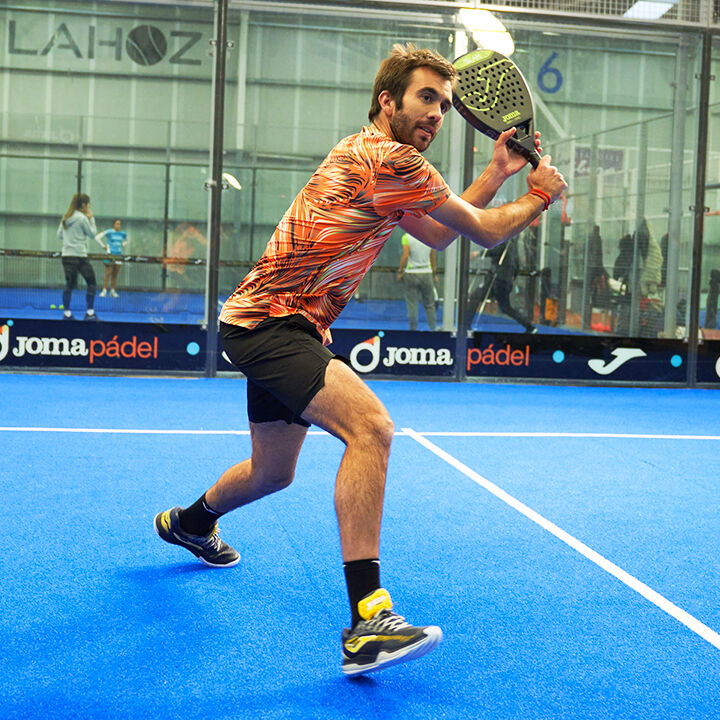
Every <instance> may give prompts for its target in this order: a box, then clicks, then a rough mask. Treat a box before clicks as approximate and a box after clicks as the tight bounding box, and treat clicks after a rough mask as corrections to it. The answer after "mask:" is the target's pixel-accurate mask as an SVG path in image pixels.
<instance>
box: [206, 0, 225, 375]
mask: <svg viewBox="0 0 720 720" xmlns="http://www.w3.org/2000/svg"><path fill="white" fill-rule="evenodd" d="M215 6H216V9H215V40H214V41H213V44H214V46H215V72H214V75H213V100H214V102H213V136H212V170H211V178H210V181H209V182H208V186H209V190H210V233H209V235H210V237H209V238H208V256H207V259H208V262H207V284H206V288H205V317H206V320H207V359H206V363H205V374H206V375H207V376H208V377H214V376H215V374H216V373H217V330H218V320H217V314H218V307H217V303H218V291H219V277H218V276H219V266H220V223H221V218H222V186H223V181H222V173H223V133H224V110H225V59H226V57H227V16H228V0H216V3H215Z"/></svg>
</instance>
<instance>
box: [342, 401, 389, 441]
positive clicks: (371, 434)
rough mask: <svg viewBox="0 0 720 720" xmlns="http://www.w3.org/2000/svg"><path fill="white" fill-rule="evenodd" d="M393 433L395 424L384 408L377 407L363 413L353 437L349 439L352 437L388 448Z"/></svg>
mask: <svg viewBox="0 0 720 720" xmlns="http://www.w3.org/2000/svg"><path fill="white" fill-rule="evenodd" d="M394 435H395V424H394V423H393V421H392V420H391V419H390V416H389V415H388V413H387V411H386V410H385V408H379V409H377V410H375V411H372V412H367V413H363V415H362V419H361V420H360V422H358V427H357V431H356V433H355V437H354V438H351V440H353V439H354V440H356V441H359V442H364V443H369V444H372V445H376V446H379V447H383V448H385V449H388V450H389V449H390V444H391V443H392V439H393V436H394Z"/></svg>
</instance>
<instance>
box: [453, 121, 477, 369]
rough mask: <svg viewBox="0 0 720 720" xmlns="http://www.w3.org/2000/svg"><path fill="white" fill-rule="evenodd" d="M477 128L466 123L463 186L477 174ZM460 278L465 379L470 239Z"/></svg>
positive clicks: (464, 242)
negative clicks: (475, 146)
mask: <svg viewBox="0 0 720 720" xmlns="http://www.w3.org/2000/svg"><path fill="white" fill-rule="evenodd" d="M474 145H475V130H474V128H473V127H471V125H470V124H469V123H466V124H465V152H464V153H463V160H464V164H463V187H468V186H469V185H471V184H472V181H473V179H474V175H475V153H474ZM459 255H460V257H459V260H460V280H459V283H458V310H457V328H458V331H457V335H456V337H455V358H456V363H457V365H456V367H457V371H456V378H457V379H458V380H464V379H465V377H466V371H465V356H466V354H467V329H468V328H467V327H466V325H469V323H470V322H471V321H472V318H467V317H465V315H466V313H465V306H466V305H467V301H468V297H467V296H468V285H469V283H468V281H469V277H470V240H469V239H468V238H466V237H465V236H463V237H461V238H460V253H459Z"/></svg>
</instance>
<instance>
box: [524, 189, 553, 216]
mask: <svg viewBox="0 0 720 720" xmlns="http://www.w3.org/2000/svg"><path fill="white" fill-rule="evenodd" d="M529 194H530V195H535V196H537V197H539V198H540V199H541V200H542V201H543V202H544V203H545V207H544V208H543V212H545V210H547V209H548V208H549V207H550V205H551V203H552V198H551V197H550V196H549V195H548V194H547V193H546V192H545V191H544V190H538V188H533V189H532V190H530V192H529Z"/></svg>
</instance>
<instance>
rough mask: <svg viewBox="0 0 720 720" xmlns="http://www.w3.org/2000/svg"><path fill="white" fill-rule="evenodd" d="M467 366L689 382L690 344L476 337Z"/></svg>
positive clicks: (562, 376)
mask: <svg viewBox="0 0 720 720" xmlns="http://www.w3.org/2000/svg"><path fill="white" fill-rule="evenodd" d="M465 363H466V364H465V368H466V371H467V375H468V377H503V378H531V379H535V378H537V379H544V380H570V381H574V380H582V381H587V380H596V381H607V382H638V383H649V382H652V383H655V382H662V383H683V384H684V383H685V382H686V379H687V344H685V343H684V342H683V341H682V340H658V339H646V338H619V337H600V336H594V335H544V334H541V335H518V334H500V333H474V335H473V337H472V339H471V340H470V342H469V343H468V348H467V356H466V358H465Z"/></svg>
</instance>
